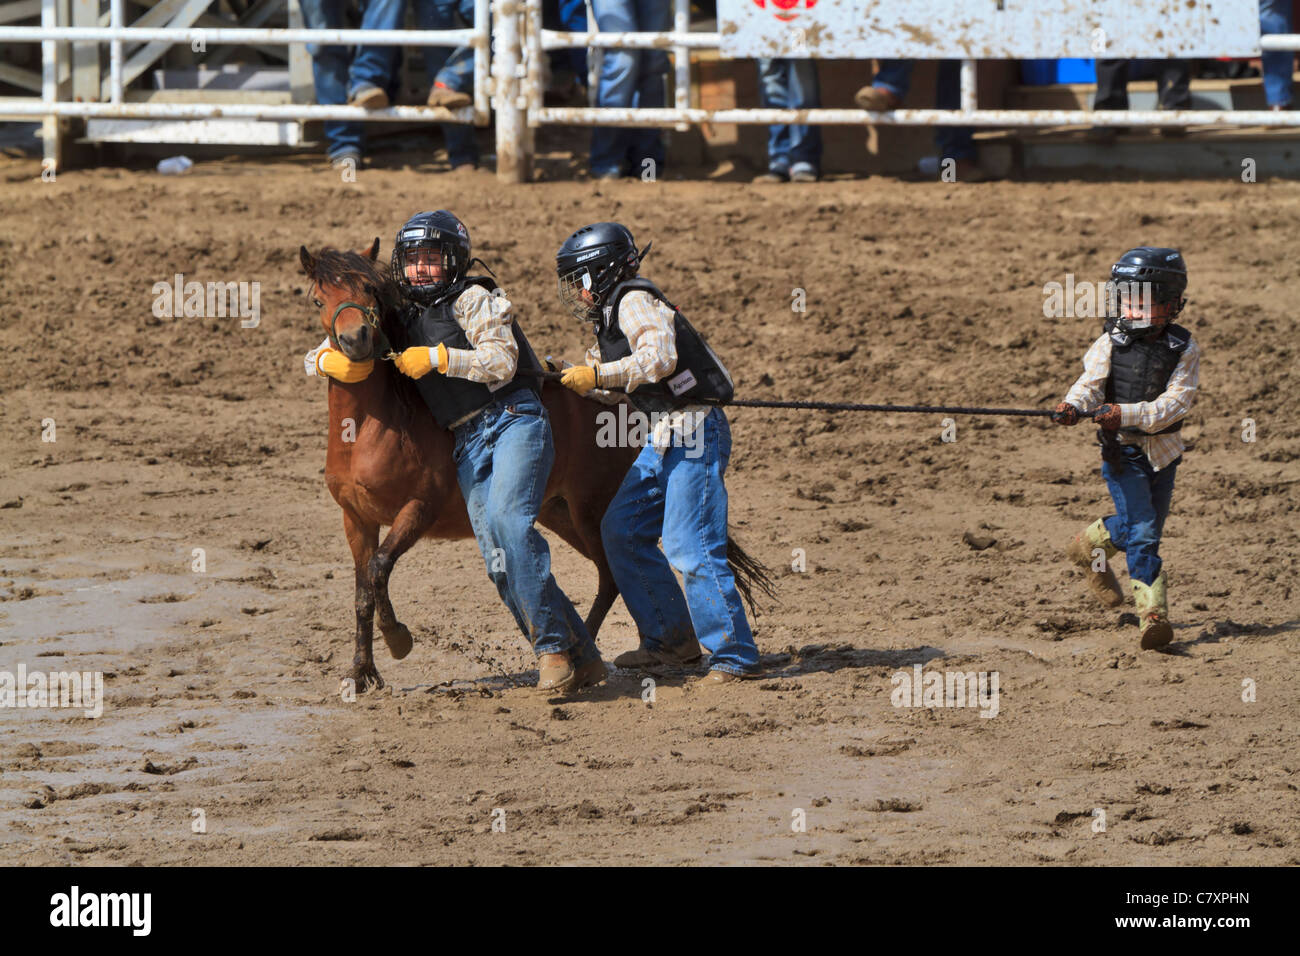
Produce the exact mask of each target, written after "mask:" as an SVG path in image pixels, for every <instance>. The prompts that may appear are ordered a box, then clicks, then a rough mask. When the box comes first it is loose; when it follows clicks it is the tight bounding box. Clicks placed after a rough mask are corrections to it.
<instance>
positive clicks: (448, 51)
mask: <svg viewBox="0 0 1300 956" xmlns="http://www.w3.org/2000/svg"><path fill="white" fill-rule="evenodd" d="M414 2H415V26H416V28H417V29H420V30H457V29H463V28H465V27H472V26H473V25H474V0H414ZM458 17H459V22H457V20H458ZM420 50H421V55H422V56H423V57H424V72H425V75H426V76H428V78H429V85H430V86H432V85H433V84H434V83H441V84H442V85H443V86H445V87H447V88H448V89H450V90H455V91H456V92H457V93H469V94H471V95H473V93H474V49H473V48H472V47H468V46H460V47H456V48H455V49H452V48H451V47H445V46H426V47H421V48H420ZM442 136H443V139H444V140H445V141H446V143H447V156H448V158H449V159H450V160H451V164H452V165H453V166H462V165H464V164H466V163H477V162H478V140H477V139H476V138H475V136H474V127H473V126H467V125H466V124H464V123H443V124H442Z"/></svg>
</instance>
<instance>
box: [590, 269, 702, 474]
mask: <svg viewBox="0 0 1300 956" xmlns="http://www.w3.org/2000/svg"><path fill="white" fill-rule="evenodd" d="M618 327H619V328H620V329H621V330H622V332H623V334H624V335H625V336H627V341H628V344H629V345H631V347H632V352H631V354H630V355H625V356H624V357H623V358H621V359H618V360H616V361H613V362H602V361H601V359H600V345H599V344H596V345H593V346H592V347H591V348H589V349H588V350H587V359H586V361H587V364H588V365H594V366H595V367H596V374H597V375H598V376H599V378H600V384H601V385H607V386H615V387H620V388H623V389H624V390H625V391H628V392H630V391H632V390H633V389H635V388H636V387H637V386H639V385H644V384H646V383H647V382H658V381H660V380H661V379H664V378H666V377H667V376H669V375H671V374H672V373H673V371H674V370H675V369H676V368H677V333H676V331H675V330H674V328H673V310H672V309H670V308H668V306H666V305H664V303H662V302H660V301H659V300H658V299H656V298H655V297H654V296H652V295H651V294H650V293H649V292H643V291H641V290H640V289H637V290H634V291H632V292H629V293H628V294H627V295H625V296H623V298H622V300H620V302H619V304H618ZM605 394H606V395H608V393H605ZM709 411H710V409H709V406H708V405H687V406H686V407H685V408H679V409H675V410H674V411H672V412H670V413H669V414H668V415H666V416H664V417H663V418H661V419H660V420H659V422H658V423H657V424H656V425H655V428H654V432H653V433H652V434H651V436H650V438H651V441H652V442H653V443H654V446H655V448H657V449H658V450H659V452H660V454H662V453H663V451H664V449H666V448H667V447H668V446H669V445H670V444H671V442H672V437H673V436H674V435H676V436H678V438H679V441H681V442H683V443H684V442H685V440H686V438H688V437H689V436H690V435H691V434H692V433H693V432H694V431H695V429H696V428H698V427H699V424H700V422H702V421H704V416H706V415H708V414H709Z"/></svg>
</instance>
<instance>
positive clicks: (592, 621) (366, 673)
mask: <svg viewBox="0 0 1300 956" xmlns="http://www.w3.org/2000/svg"><path fill="white" fill-rule="evenodd" d="M378 255H379V240H378V239H375V241H374V243H373V244H372V245H371V246H370V248H369V249H367V250H365V252H364V253H359V252H340V251H339V250H337V249H328V248H327V249H322V250H321V251H320V252H319V253H318V254H317V255H314V256H313V255H312V254H311V253H310V252H308V251H307V247H306V246H303V247H302V248H301V249H300V251H299V258H300V259H301V262H302V269H303V272H304V273H305V274H306V275H307V277H308V278H309V279H310V280H311V282H312V287H311V293H310V295H311V301H312V303H313V305H315V306H316V307H317V308H318V309H319V310H320V319H321V324H322V326H323V327H324V329H325V331H326V332H327V333H329V334H330V335H331V336H332V337H333V338H334V340H335V342H336V343H337V345H336V347H337V348H339V349H340V350H341V351H342V352H343V353H344V354H345V355H346V356H347V357H348V358H349V359H351V360H352V361H354V362H364V361H367V360H371V359H373V360H375V364H374V371H373V372H372V373H371V374H370V376H369V377H368V378H366V379H365V380H364V381H361V382H357V383H355V384H344V383H341V382H338V381H335V380H333V379H330V380H329V429H330V430H329V450H328V452H327V453H326V458H325V483H326V485H327V486H328V487H329V490H330V494H331V495H333V496H334V500H335V501H337V502H338V503H339V507H340V508H342V509H343V529H344V532H345V533H346V534H347V538H348V544H349V545H350V546H351V548H352V561H353V564H354V566H355V572H356V615H357V633H356V652H355V654H354V656H353V659H352V668H351V670H349V671H348V673H347V675H346V677H350V678H352V679H353V680H354V681H355V682H356V687H357V689H358V690H362V691H364V690H366V689H367V688H368V687H371V686H374V687H377V688H379V687H383V686H384V682H383V679H382V678H381V677H380V676H379V671H378V670H377V669H376V668H375V661H374V654H373V649H372V641H373V630H372V627H373V618H374V615H375V611H376V610H378V612H379V629H380V631H381V632H382V633H383V636H384V641H385V643H387V645H388V649H389V651H390V652H391V653H392V655H393V657H394V658H395V659H397V660H401V659H402V658H403V657H405V656H406V655H407V654H409V653H410V651H411V645H412V641H411V632H410V631H409V630H407V628H406V626H405V625H404V624H401V623H400V622H399V621H398V620H397V617H396V615H394V613H393V605H392V603H391V602H390V601H389V598H388V579H389V576H390V575H391V573H392V570H393V565H394V564H396V562H397V559H398V558H400V557H401V556H402V555H403V554H405V553H406V551H407V550H408V549H409V548H410V547H411V546H412V545H413V544H415V542H416V541H418V540H420V539H421V538H472V537H473V536H474V531H473V528H472V527H471V526H470V521H469V514H468V513H467V511H466V508H465V501H464V498H463V497H462V496H461V492H460V485H459V484H458V482H457V480H456V466H455V464H454V462H453V461H452V450H453V447H454V440H453V438H452V434H451V432H449V431H447V430H446V429H443V428H440V427H439V426H438V424H437V423H436V422H435V421H434V420H433V416H432V415H431V414H429V411H428V409H427V408H426V407H425V405H424V401H423V399H421V397H420V394H419V392H418V391H417V390H416V388H415V385H414V383H413V382H412V380H411V379H409V378H407V377H406V376H404V375H402V374H401V373H400V372H398V371H397V369H396V368H395V367H394V366H393V365H392V364H391V363H390V362H386V361H383V360H382V350H381V348H380V340H381V339H384V340H387V342H388V343H390V344H391V345H392V346H393V347H394V348H396V349H397V350H399V351H400V350H401V349H402V348H403V347H404V346H405V345H406V344H407V341H406V333H405V330H404V328H403V327H402V323H401V319H400V312H401V309H402V300H401V296H400V293H399V292H398V290H397V287H396V285H395V284H394V283H393V282H392V280H391V277H390V276H389V274H388V270H387V269H385V268H383V267H382V266H380V265H378V264H377V263H376V260H377V258H378ZM542 402H543V404H544V405H545V406H546V410H547V413H548V414H549V416H550V420H551V430H552V434H553V439H554V442H555V464H554V466H553V467H552V469H551V476H550V480H549V481H548V482H547V485H546V492H545V494H544V497H543V500H542V508H541V511H540V513H539V514H538V521H539V522H540V523H541V524H542V525H543V526H544V527H546V528H549V529H550V530H551V531H554V532H555V533H556V534H557V535H559V536H560V537H561V538H563V539H564V540H565V541H567V542H568V543H569V544H570V545H571V546H572V547H573V548H574V549H575V550H576V551H578V553H579V554H581V555H583V556H584V557H586V558H588V559H589V560H590V561H591V562H592V563H593V564H595V565H596V574H597V581H598V585H597V590H596V598H595V600H594V601H593V602H592V605H591V610H590V612H588V614H587V619H586V624H587V629H588V630H589V631H590V632H591V636H592V638H593V639H594V638H595V636H596V634H597V632H598V631H599V630H600V625H601V623H602V622H603V621H604V619H605V615H606V613H607V612H608V611H609V609H610V607H611V606H612V605H613V603H614V599H615V598H616V597H617V596H618V587H617V585H616V584H615V583H614V576H613V575H612V574H611V573H610V570H609V565H608V563H607V562H606V560H605V549H604V545H603V544H602V543H601V537H600V521H601V518H602V517H604V514H605V509H606V508H607V507H608V505H609V502H610V501H611V499H613V497H614V493H615V492H616V491H617V490H618V487H619V485H620V484H621V483H622V481H623V476H624V475H625V474H626V473H627V470H628V468H629V467H631V464H632V461H633V460H634V459H635V458H636V455H637V452H638V449H637V448H634V447H628V448H623V447H600V446H599V445H598V444H597V443H596V434H597V430H598V426H597V421H596V416H597V414H598V413H599V412H600V411H601V410H602V409H604V408H605V406H603V405H601V404H600V403H598V402H596V401H593V400H589V399H585V398H582V397H580V396H578V395H576V394H575V393H573V392H572V391H570V390H569V389H567V388H564V387H563V386H560V385H558V384H556V383H554V382H550V381H548V382H545V383H544V384H543V388H542ZM345 435H346V436H347V437H346V438H345ZM348 439H351V440H348ZM381 526H388V528H389V531H388V534H387V535H385V536H384V539H383V542H382V543H380V541H379V531H380V528H381ZM727 543H728V559H729V560H730V561H731V562H732V568H733V571H734V572H735V574H736V582H737V585H738V587H739V588H740V590H741V593H742V594H743V595H744V596H745V598H746V599H747V600H749V601H750V604H751V608H752V606H753V602H752V593H751V586H752V585H756V586H758V587H759V588H760V589H761V590H763V591H764V592H765V593H768V594H771V585H770V581H769V579H768V577H767V574H766V570H765V569H764V568H763V566H762V565H761V564H759V563H758V562H756V561H754V560H753V559H752V558H750V556H749V555H747V554H745V552H744V551H743V550H741V549H740V548H739V546H738V545H736V544H735V543H734V542H732V541H731V540H730V539H728V542H727Z"/></svg>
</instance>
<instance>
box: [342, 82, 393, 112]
mask: <svg viewBox="0 0 1300 956" xmlns="http://www.w3.org/2000/svg"><path fill="white" fill-rule="evenodd" d="M348 105H349V106H360V107H361V108H362V109H367V110H382V109H386V108H387V107H388V94H387V93H385V92H384V91H383V90H381V89H380V88H379V87H377V86H369V85H366V86H359V87H357V88H356V90H354V91H353V93H352V96H351V97H350V98H349V99H348Z"/></svg>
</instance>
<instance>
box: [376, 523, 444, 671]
mask: <svg viewBox="0 0 1300 956" xmlns="http://www.w3.org/2000/svg"><path fill="white" fill-rule="evenodd" d="M434 517H435V515H434V514H433V513H432V509H431V508H429V507H427V506H426V505H425V503H424V502H423V501H408V502H407V503H406V504H405V505H403V506H402V510H401V511H399V512H398V513H397V517H395V518H394V519H393V526H392V527H391V528H389V529H388V535H387V536H386V537H385V538H384V543H383V544H381V545H380V546H379V550H378V551H376V552H375V555H374V557H372V558H371V559H370V564H369V571H370V583H371V586H372V588H373V590H374V595H375V606H376V608H377V609H378V611H379V630H380V632H382V633H383V635H384V643H385V644H387V645H388V650H389V652H390V653H391V654H392V655H393V659H394V660H399V661H400V660H401V659H402V658H403V657H405V656H406V655H407V654H409V653H411V644H412V641H411V632H410V631H409V630H407V627H406V625H405V624H402V623H401V622H400V621H398V620H397V615H396V614H394V613H393V605H392V602H391V601H389V599H388V577H389V575H390V574H392V573H393V565H395V564H396V563H397V559H398V558H400V557H401V556H402V555H404V554H405V553H406V552H407V551H408V550H410V548H411V546H412V545H413V544H415V542H417V541H419V540H420V538H421V537H422V536H423V535H424V532H425V531H427V530H428V528H429V526H430V525H432V524H433V521H434Z"/></svg>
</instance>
